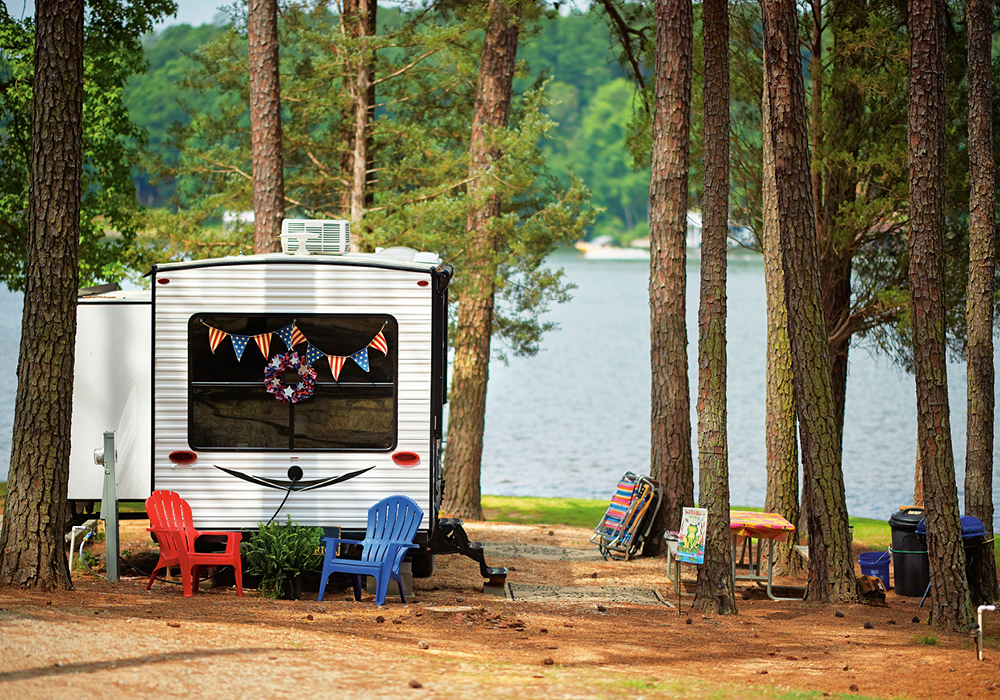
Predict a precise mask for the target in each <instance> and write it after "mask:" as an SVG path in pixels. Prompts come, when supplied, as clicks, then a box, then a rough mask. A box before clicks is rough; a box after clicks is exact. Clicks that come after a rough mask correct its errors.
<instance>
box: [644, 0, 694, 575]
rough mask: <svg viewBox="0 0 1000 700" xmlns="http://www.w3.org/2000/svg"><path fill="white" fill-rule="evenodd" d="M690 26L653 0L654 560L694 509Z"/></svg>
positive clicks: (675, 4)
mask: <svg viewBox="0 0 1000 700" xmlns="http://www.w3.org/2000/svg"><path fill="white" fill-rule="evenodd" d="M692 27H693V20H692V9H691V0H656V68H655V70H656V92H655V102H654V108H653V153H652V179H651V181H650V185H649V249H650V251H649V252H650V262H649V308H650V364H651V370H652V388H651V398H652V411H651V416H650V426H651V433H652V434H651V437H652V444H651V449H650V474H651V476H652V477H653V478H654V479H656V480H658V481H659V482H660V483H661V484H663V504H662V506H661V508H660V511H659V512H658V513H657V516H656V519H655V520H654V521H653V526H652V529H651V531H650V537H648V538H647V539H646V542H645V545H644V547H643V553H644V554H645V555H650V556H656V555H659V554H662V553H663V551H664V544H663V536H662V533H663V532H664V530H667V529H673V530H676V529H677V528H678V527H680V522H681V511H682V510H683V509H684V508H685V507H686V506H692V505H694V467H693V464H692V457H691V397H690V393H689V392H690V390H689V386H688V357H687V324H686V320H685V316H684V313H685V312H684V307H685V293H686V284H687V274H686V269H685V268H686V263H687V260H686V258H687V244H686V240H687V239H686V236H687V194H688V192H687V190H688V169H689V158H690V156H689V144H688V138H689V134H690V131H691V54H692V36H693V31H694V30H693V28H692Z"/></svg>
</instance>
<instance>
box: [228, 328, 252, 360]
mask: <svg viewBox="0 0 1000 700" xmlns="http://www.w3.org/2000/svg"><path fill="white" fill-rule="evenodd" d="M229 337H231V338H232V339H233V350H235V351H236V360H237V361H240V360H242V359H243V351H244V350H246V349H247V343H249V342H250V336H248V335H231V334H230V336H229Z"/></svg>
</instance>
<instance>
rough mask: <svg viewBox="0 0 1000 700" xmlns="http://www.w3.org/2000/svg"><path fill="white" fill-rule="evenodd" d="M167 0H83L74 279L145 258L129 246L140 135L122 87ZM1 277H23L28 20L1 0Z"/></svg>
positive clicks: (123, 269)
mask: <svg viewBox="0 0 1000 700" xmlns="http://www.w3.org/2000/svg"><path fill="white" fill-rule="evenodd" d="M175 9H176V5H175V4H174V3H173V2H172V0H142V1H141V2H136V3H126V2H120V1H119V0H93V1H92V2H88V12H87V21H86V25H85V27H84V105H83V150H84V158H83V182H82V203H81V213H80V284H81V286H86V285H89V284H94V283H97V282H104V281H118V280H121V279H123V278H125V277H128V276H130V275H132V274H134V273H135V271H136V269H137V268H139V267H142V265H143V261H142V260H140V259H138V258H137V257H136V255H135V251H134V250H133V247H132V242H133V240H134V238H135V234H136V231H137V230H138V228H139V227H140V225H141V218H140V211H139V208H138V207H137V206H136V200H135V186H134V184H133V182H132V175H131V173H132V168H133V167H135V166H136V165H137V163H138V161H139V154H140V151H141V148H142V147H143V146H144V144H145V135H144V133H143V132H142V131H141V130H140V129H139V128H138V127H136V125H135V124H134V123H133V122H132V121H131V120H130V118H129V114H128V110H127V109H126V107H125V103H124V99H123V94H124V86H125V82H126V81H127V80H128V78H129V76H131V75H133V74H135V73H139V72H141V71H142V70H144V68H145V63H144V60H143V53H142V46H141V44H140V43H139V38H140V37H141V36H142V35H143V34H145V33H147V32H148V31H149V30H150V29H151V27H152V25H153V22H155V21H156V20H157V19H159V18H160V17H162V16H163V15H165V14H167V13H169V12H173V11H174V10H175ZM0 47H3V48H2V50H0V231H2V235H0V281H2V282H3V283H4V284H6V285H7V287H8V288H9V289H14V290H19V289H22V288H23V284H24V256H25V251H26V245H27V234H28V221H27V216H28V168H29V164H30V162H31V114H32V82H33V65H32V61H33V54H34V23H33V21H32V19H30V18H28V19H25V20H23V21H18V20H15V19H12V18H11V17H10V15H9V14H8V13H7V11H6V9H5V8H3V7H0Z"/></svg>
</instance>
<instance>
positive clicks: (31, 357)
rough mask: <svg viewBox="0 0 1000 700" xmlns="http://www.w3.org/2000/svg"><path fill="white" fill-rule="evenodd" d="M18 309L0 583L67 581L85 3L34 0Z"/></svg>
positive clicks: (50, 585) (43, 585)
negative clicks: (27, 180)
mask: <svg viewBox="0 0 1000 700" xmlns="http://www.w3.org/2000/svg"><path fill="white" fill-rule="evenodd" d="M34 61H35V63H34V72H35V77H34V113H33V116H32V135H31V141H32V149H31V176H30V192H29V212H28V251H27V261H26V271H25V292H24V315H23V320H22V324H21V347H20V355H19V358H18V363H17V397H16V399H15V404H14V432H13V440H12V444H11V456H10V472H9V480H8V483H7V488H8V491H7V504H6V511H5V513H4V518H3V527H2V531H0V584H3V585H13V586H24V587H31V588H40V589H43V590H53V589H56V588H66V589H70V588H72V587H73V585H72V583H71V581H70V577H69V568H68V566H67V561H66V554H65V552H64V546H65V545H64V544H63V542H64V540H63V536H64V534H65V531H66V498H67V488H68V484H69V452H70V420H71V416H72V407H73V362H74V350H75V341H76V297H77V287H78V282H77V280H78V270H77V262H78V257H79V236H80V196H81V175H82V162H83V0H37V2H36V3H35V59H34Z"/></svg>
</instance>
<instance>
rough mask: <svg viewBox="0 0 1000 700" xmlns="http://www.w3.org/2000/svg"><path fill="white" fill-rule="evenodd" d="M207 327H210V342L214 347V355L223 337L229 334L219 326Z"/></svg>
mask: <svg viewBox="0 0 1000 700" xmlns="http://www.w3.org/2000/svg"><path fill="white" fill-rule="evenodd" d="M207 328H208V344H209V345H210V346H211V347H212V354H213V355H214V354H215V349H216V348H217V347H219V343H221V342H222V339H223V338H225V337H226V336H227V335H229V334H228V333H226V332H225V331H220V330H219V329H218V328H212V327H211V326H207Z"/></svg>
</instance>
